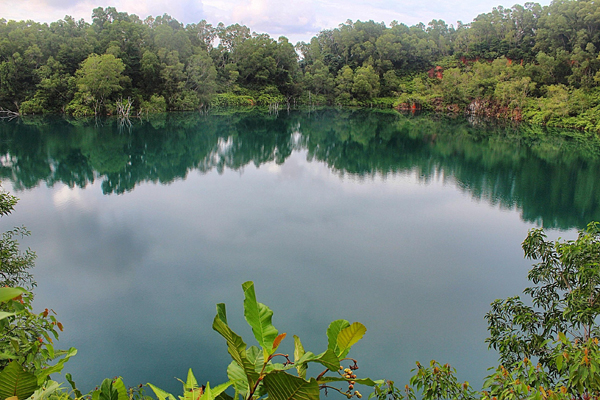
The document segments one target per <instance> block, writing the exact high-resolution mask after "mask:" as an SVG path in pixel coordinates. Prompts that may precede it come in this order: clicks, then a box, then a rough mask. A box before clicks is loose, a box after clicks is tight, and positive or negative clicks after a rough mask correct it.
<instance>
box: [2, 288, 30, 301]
mask: <svg viewBox="0 0 600 400" xmlns="http://www.w3.org/2000/svg"><path fill="white" fill-rule="evenodd" d="M24 292H25V291H24V290H23V289H18V288H8V287H6V288H0V303H2V302H5V301H8V300H12V299H14V298H15V297H18V296H20V295H22V294H23V293H24Z"/></svg>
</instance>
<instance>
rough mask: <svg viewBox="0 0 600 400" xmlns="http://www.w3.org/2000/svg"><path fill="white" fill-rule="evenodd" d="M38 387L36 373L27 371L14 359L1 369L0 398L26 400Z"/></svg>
mask: <svg viewBox="0 0 600 400" xmlns="http://www.w3.org/2000/svg"><path fill="white" fill-rule="evenodd" d="M37 388H38V380H37V379H36V377H35V375H33V374H31V373H29V372H27V371H25V370H24V369H23V367H21V366H20V365H19V363H18V362H16V361H13V362H11V363H10V364H8V366H6V367H5V368H3V369H2V371H0V398H2V399H8V398H13V399H14V398H16V399H15V400H25V399H26V398H28V397H29V396H31V395H32V394H33V392H35V391H36V390H37Z"/></svg>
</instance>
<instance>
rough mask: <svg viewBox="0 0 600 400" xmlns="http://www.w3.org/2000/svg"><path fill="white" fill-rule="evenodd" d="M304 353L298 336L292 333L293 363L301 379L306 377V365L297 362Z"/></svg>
mask: <svg viewBox="0 0 600 400" xmlns="http://www.w3.org/2000/svg"><path fill="white" fill-rule="evenodd" d="M305 353H306V352H305V351H304V346H302V342H301V341H300V338H299V337H298V336H296V335H294V364H295V365H296V369H297V370H298V376H299V377H300V378H302V379H306V370H307V369H308V365H306V364H298V360H299V359H300V358H302V356H303V355H304V354H305Z"/></svg>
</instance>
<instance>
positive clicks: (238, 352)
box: [213, 282, 376, 400]
mask: <svg viewBox="0 0 600 400" xmlns="http://www.w3.org/2000/svg"><path fill="white" fill-rule="evenodd" d="M242 288H243V290H244V316H245V318H246V321H247V322H248V324H249V325H250V327H251V328H252V332H253V333H254V337H255V339H256V340H257V342H258V344H259V345H260V347H255V346H251V347H247V346H246V343H245V342H244V341H243V339H242V338H241V337H240V336H239V335H237V334H236V333H235V332H233V331H232V330H231V328H229V325H228V324H227V314H226V310H225V305H224V304H218V305H217V315H216V316H215V319H214V322H213V329H215V330H216V331H217V332H218V333H219V334H220V335H221V336H223V337H224V338H225V340H226V342H227V351H228V352H229V354H230V355H231V358H232V359H233V362H232V363H231V364H230V365H229V367H228V369H227V373H228V375H229V379H230V381H231V382H232V383H233V385H234V387H235V389H236V397H237V396H238V395H239V396H240V397H241V398H242V399H256V398H259V397H261V396H263V395H265V394H266V395H268V396H269V398H274V399H279V400H292V399H304V400H306V399H313V400H316V399H318V398H319V389H320V388H331V389H333V390H336V391H339V392H340V393H344V394H345V395H347V396H348V398H350V397H352V396H353V395H356V396H358V397H360V396H359V394H360V393H358V392H357V393H358V394H357V393H352V388H350V389H348V390H347V391H346V392H343V391H342V390H341V389H338V388H336V387H333V386H330V383H333V382H350V381H356V382H357V383H361V384H365V385H369V386H374V385H375V384H376V382H374V381H372V380H370V379H362V380H357V379H356V375H354V374H353V370H354V369H356V368H357V366H356V361H354V364H353V365H352V368H353V369H350V368H346V369H345V370H344V371H343V373H342V372H340V369H341V368H342V367H341V366H340V362H341V361H342V360H344V359H345V357H346V355H347V354H348V352H349V350H350V348H351V347H352V346H353V345H354V344H355V343H356V342H358V340H360V339H361V338H362V336H363V335H364V333H365V332H366V328H365V327H364V325H362V324H360V323H358V322H355V323H353V324H350V323H349V322H348V321H345V320H338V321H334V322H333V323H332V324H331V325H330V326H329V328H328V330H327V336H328V341H329V348H328V349H327V350H326V351H325V352H323V353H321V354H318V355H315V354H314V353H312V352H306V351H305V350H304V347H303V346H302V343H301V342H300V339H299V338H298V337H296V336H294V345H295V350H294V361H293V362H292V361H290V360H289V359H288V358H287V356H285V355H283V354H278V353H276V351H277V348H278V347H279V345H280V344H281V341H282V340H283V339H284V338H285V337H286V334H285V333H282V334H278V331H277V329H276V328H275V327H274V326H273V324H272V322H271V319H272V315H273V312H272V311H271V309H270V308H269V307H267V306H265V305H264V304H262V303H259V302H257V300H256V295H255V292H254V283H253V282H245V283H244V284H243V285H242ZM275 357H284V358H285V359H286V362H285V363H284V364H279V363H274V362H273V359H274V358H275ZM308 363H318V364H321V365H322V366H324V367H325V368H326V369H325V370H324V371H323V372H321V374H319V376H318V377H317V378H309V379H308V380H307V378H306V368H307V364H308ZM291 368H296V370H297V372H298V377H296V376H293V375H290V374H289V373H287V372H286V371H287V370H289V369H291ZM327 372H334V373H338V376H337V377H326V376H325V374H326V373H327ZM349 386H352V384H350V385H349ZM352 387H353V386H352Z"/></svg>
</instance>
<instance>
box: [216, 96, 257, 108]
mask: <svg viewBox="0 0 600 400" xmlns="http://www.w3.org/2000/svg"><path fill="white" fill-rule="evenodd" d="M255 104H256V101H255V100H254V99H253V98H252V97H250V96H245V95H236V94H233V93H221V94H217V95H216V96H215V97H214V98H213V100H212V101H211V102H210V106H211V107H230V106H252V105H255Z"/></svg>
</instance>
